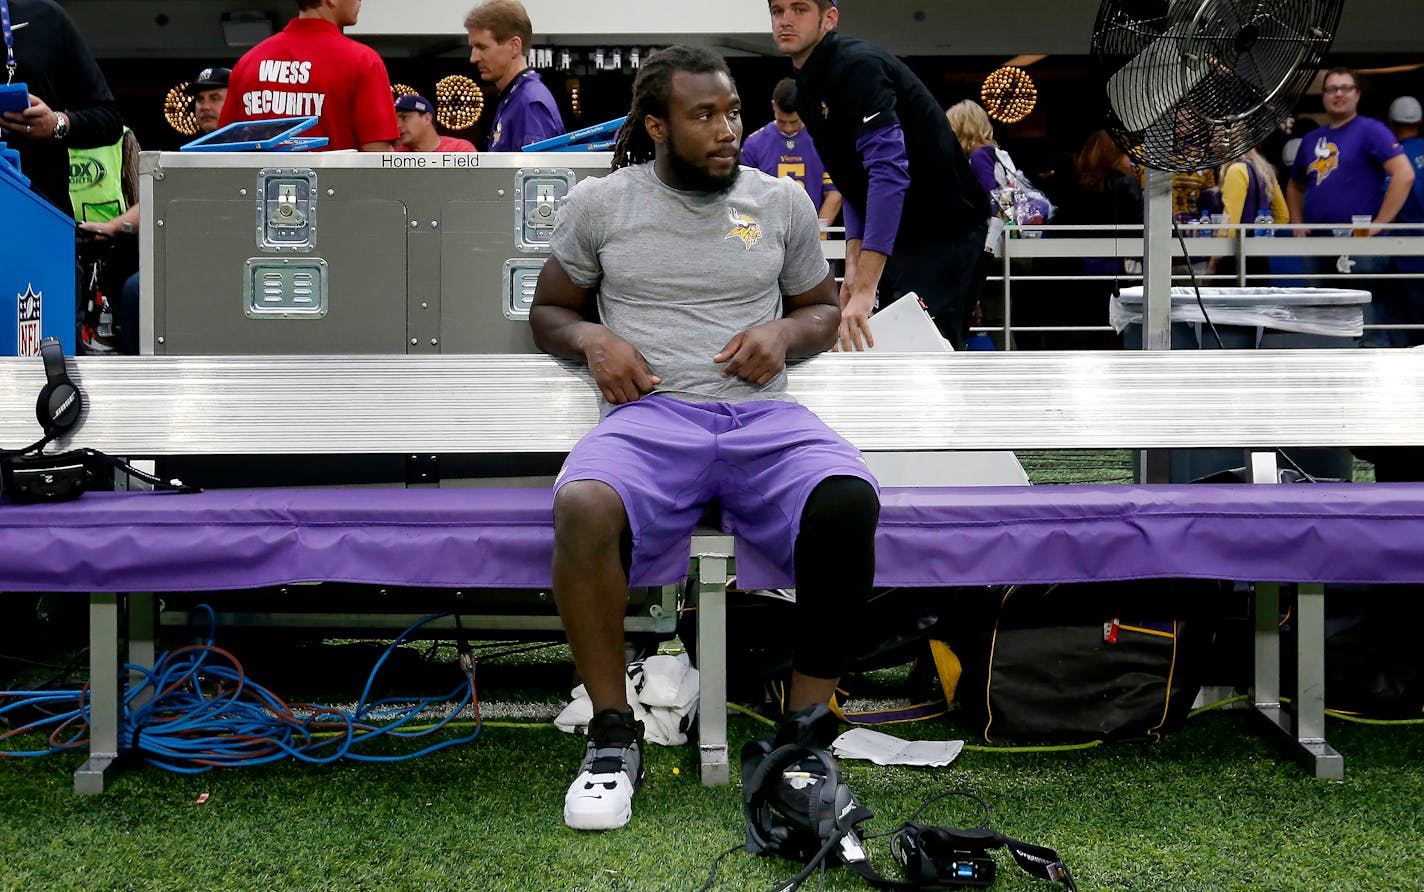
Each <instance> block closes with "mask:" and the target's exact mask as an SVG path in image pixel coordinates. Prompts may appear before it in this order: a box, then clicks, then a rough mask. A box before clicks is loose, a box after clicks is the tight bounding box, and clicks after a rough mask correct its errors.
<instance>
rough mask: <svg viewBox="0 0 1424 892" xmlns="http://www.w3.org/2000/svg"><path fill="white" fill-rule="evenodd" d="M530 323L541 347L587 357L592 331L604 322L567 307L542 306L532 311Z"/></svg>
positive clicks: (563, 354)
mask: <svg viewBox="0 0 1424 892" xmlns="http://www.w3.org/2000/svg"><path fill="white" fill-rule="evenodd" d="M529 326H530V329H531V330H532V331H533V333H534V343H535V345H536V346H538V348H539V349H540V350H543V351H544V352H545V353H548V354H549V355H551V356H557V357H559V358H560V359H572V360H575V361H577V362H586V361H587V360H588V353H587V344H588V337H589V335H591V334H593V333H594V332H595V331H596V330H598V329H602V328H603V326H602V325H599V324H598V323H596V322H589V321H588V320H587V319H585V318H583V316H581V315H580V314H578V313H576V312H574V311H573V310H570V309H568V308H566V307H559V306H542V307H534V308H533V309H531V310H530V311H529Z"/></svg>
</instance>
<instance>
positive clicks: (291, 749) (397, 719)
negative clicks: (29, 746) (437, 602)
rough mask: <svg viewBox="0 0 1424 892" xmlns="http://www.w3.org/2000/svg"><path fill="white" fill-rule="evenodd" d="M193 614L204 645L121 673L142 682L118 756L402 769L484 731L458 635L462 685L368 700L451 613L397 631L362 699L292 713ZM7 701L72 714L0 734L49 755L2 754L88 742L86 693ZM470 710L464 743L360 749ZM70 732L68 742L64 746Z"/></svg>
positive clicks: (428, 730) (197, 767) (192, 766)
mask: <svg viewBox="0 0 1424 892" xmlns="http://www.w3.org/2000/svg"><path fill="white" fill-rule="evenodd" d="M197 609H198V610H202V611H205V612H206V614H207V617H208V627H209V631H208V636H207V638H206V640H205V641H204V642H203V643H201V644H195V645H190V646H188V647H182V648H178V649H176V650H172V651H168V652H166V653H164V654H163V655H161V656H160V657H159V658H158V659H157V661H156V662H155V664H154V666H153V668H152V669H147V668H144V667H141V666H136V665H133V664H130V665H128V666H127V667H126V668H127V670H128V671H129V673H130V675H131V676H133V675H137V676H138V677H139V680H138V682H137V683H136V684H131V685H129V686H128V688H127V690H126V691H125V693H124V697H123V705H124V719H123V722H122V725H121V728H120V741H119V749H120V750H121V751H123V750H134V751H137V752H138V753H140V754H141V755H142V756H143V758H144V759H145V760H146V761H147V762H149V763H150V764H152V765H155V766H157V767H159V768H163V769H164V770H167V771H172V772H176V773H179V774H200V773H202V772H205V771H210V770H211V769H213V768H227V767H237V766H241V765H261V764H264V763H268V762H275V761H278V760H281V759H285V758H289V757H290V758H294V759H299V760H301V761H304V762H310V763H314V764H327V763H330V762H335V761H337V760H340V759H353V760H357V761H364V762H398V761H402V760H405V759H413V758H416V757H419V756H424V755H427V754H429V753H433V752H436V751H438V750H442V749H445V748H447V747H452V746H458V745H460V744H463V743H469V742H470V741H473V740H474V739H475V738H476V737H478V736H479V733H480V730H481V728H482V724H481V722H480V718H479V708H478V704H477V700H476V693H475V679H474V661H473V658H472V657H471V656H470V653H469V647H468V644H467V643H466V642H465V641H464V640H463V637H462V638H461V640H460V642H459V643H460V651H461V660H460V665H461V667H462V668H463V669H464V671H465V676H466V677H465V682H464V683H463V684H461V685H460V686H459V687H457V688H455V689H454V690H453V691H451V692H450V693H448V694H446V695H444V696H442V697H419V698H416V699H414V700H410V699H408V698H395V697H391V698H385V699H381V700H376V701H372V702H368V698H369V697H370V695H371V689H372V687H373V686H374V685H375V681H376V677H377V676H378V675H379V674H380V671H381V668H382V667H383V666H384V665H385V663H386V660H387V659H388V658H389V657H390V655H391V654H392V653H393V652H394V651H395V649H396V647H398V646H399V645H400V644H401V643H402V642H403V641H404V640H405V639H406V638H408V637H409V636H410V635H411V634H412V633H413V632H415V630H416V629H419V628H420V627H421V626H423V625H425V624H426V623H429V622H431V621H433V620H436V619H439V618H441V617H444V616H447V615H448V614H431V615H430V616H426V617H423V618H422V619H420V620H418V621H416V622H415V623H412V624H411V625H410V626H409V627H407V628H406V629H405V631H403V632H401V634H400V635H399V636H398V637H397V638H396V639H395V640H394V641H393V642H391V644H390V645H389V646H388V647H387V648H386V650H385V651H384V652H383V653H382V654H381V657H380V659H378V660H377V661H376V665H375V666H374V667H373V668H372V670H371V673H370V674H369V675H368V676H367V679H366V684H365V687H364V688H363V689H362V691H361V697H360V699H359V700H358V701H357V703H356V705H355V706H354V708H353V709H351V710H350V711H347V710H344V709H340V708H338V707H335V706H326V705H321V704H305V703H303V704H296V705H295V708H294V707H293V706H292V705H289V704H288V703H286V702H285V701H284V700H282V699H281V698H280V697H278V696H277V695H275V694H273V693H272V692H271V691H269V690H267V689H266V688H265V687H263V686H261V685H259V684H257V683H256V682H254V681H252V680H251V679H249V678H247V677H246V674H245V673H244V672H243V669H242V665H241V664H240V663H239V662H238V660H237V659H236V658H235V657H233V656H232V655H231V654H229V653H228V652H226V651H224V650H222V649H221V648H219V647H217V646H216V645H215V644H214V643H213V638H214V631H215V625H216V619H215V616H214V614H213V611H212V608H211V607H209V606H208V605H206V604H202V605H199V606H198V608H197ZM457 620H458V618H457ZM457 624H458V623H457ZM9 697H13V698H15V700H14V702H12V703H9V704H7V705H5V706H2V707H0V716H4V715H5V714H6V713H9V712H14V711H19V710H22V709H25V708H41V709H44V710H45V711H48V709H50V708H59V707H63V706H66V705H69V706H71V708H69V709H62V711H60V712H57V713H53V714H51V715H49V716H48V717H46V718H43V719H40V720H36V721H32V722H29V723H27V724H26V725H24V726H22V727H17V728H14V729H12V730H10V731H7V732H5V733H4V734H3V735H0V740H3V739H5V738H8V737H13V736H16V735H19V734H22V733H27V732H31V731H41V730H43V729H45V728H52V729H53V730H52V731H51V734H50V742H51V747H50V748H49V749H45V750H31V751H25V752H5V753H0V754H3V755H7V756H43V755H50V754H52V753H56V752H61V751H64V750H69V749H74V748H77V747H81V746H84V745H85V744H87V742H88V741H87V733H86V732H87V729H88V721H89V695H88V689H87V687H85V688H83V689H80V690H69V691H47V692H33V691H0V703H3V702H4V700H5V698H9ZM452 701H454V703H455V705H454V708H452V709H451V710H450V712H449V713H448V715H446V716H445V717H444V718H443V719H441V720H440V721H438V722H436V723H434V724H432V725H429V726H423V727H421V728H420V729H418V730H406V726H408V725H409V724H410V723H411V721H412V720H413V719H415V718H416V717H418V716H419V715H420V714H421V713H422V712H424V711H425V710H426V709H428V708H430V707H432V706H434V705H436V704H438V703H449V702H452ZM472 704H474V706H475V709H474V711H475V727H474V730H473V731H471V732H470V733H469V734H467V735H464V736H462V737H458V738H452V739H447V740H440V741H437V742H435V743H432V744H430V745H429V746H426V747H424V748H422V749H419V750H416V751H414V752H409V753H400V754H396V755H383V754H374V753H369V752H361V751H360V748H362V747H365V746H367V745H369V744H371V743H373V742H374V741H376V740H379V739H381V738H393V739H397V740H414V739H418V738H422V737H427V736H430V735H432V734H436V733H438V732H439V731H441V730H442V729H444V728H445V727H446V726H447V725H449V724H450V723H451V722H452V721H454V719H455V717H456V716H458V715H459V714H460V713H461V712H462V711H464V709H465V708H466V707H467V706H470V705H472ZM71 728H72V729H73V731H72V734H71V735H70V736H69V737H67V738H63V737H62V736H63V735H64V734H66V733H69V731H70V729H71ZM61 738H62V739H61Z"/></svg>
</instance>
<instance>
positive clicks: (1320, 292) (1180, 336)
mask: <svg viewBox="0 0 1424 892" xmlns="http://www.w3.org/2000/svg"><path fill="white" fill-rule="evenodd" d="M1201 302H1202V304H1203V305H1205V307H1206V312H1207V316H1209V317H1210V319H1211V321H1212V323H1214V324H1215V326H1216V331H1217V334H1219V335H1220V337H1221V344H1220V345H1218V344H1217V340H1216V337H1215V336H1213V334H1212V332H1211V327H1210V326H1208V325H1206V323H1205V321H1204V320H1203V317H1202V311H1201V307H1199V306H1198V305H1197V296H1196V290H1195V289H1193V288H1187V287H1177V288H1173V289H1172V349H1173V350H1198V349H1213V350H1214V349H1217V348H1218V346H1220V347H1222V348H1225V349H1228V350H1273V349H1274V350H1284V349H1332V348H1338V349H1350V348H1353V347H1354V346H1355V345H1356V344H1357V343H1358V341H1359V339H1360V337H1361V336H1362V335H1363V334H1364V324H1365V319H1364V308H1365V305H1366V304H1368V303H1369V302H1370V294H1369V292H1368V291H1360V290H1357V289H1349V288H1266V287H1258V288H1202V289H1201ZM1108 315H1109V319H1110V321H1111V322H1112V325H1113V327H1114V328H1115V329H1117V331H1118V332H1119V333H1120V334H1121V335H1122V339H1123V346H1124V347H1127V348H1128V349H1141V347H1142V288H1141V287H1133V288H1124V289H1123V290H1122V293H1121V295H1119V296H1117V297H1114V298H1112V300H1111V303H1110V305H1109V309H1108ZM1286 456H1287V457H1288V459H1289V461H1283V462H1281V464H1282V465H1283V466H1285V467H1289V464H1290V462H1294V463H1295V464H1297V465H1299V466H1300V468H1301V469H1302V470H1304V471H1305V472H1306V473H1308V474H1311V475H1312V476H1316V477H1329V478H1337V479H1342V480H1349V479H1350V477H1351V475H1352V473H1353V470H1354V457H1353V456H1352V455H1351V454H1350V451H1349V450H1348V449H1321V448H1299V449H1289V450H1286ZM1247 466H1248V462H1247V460H1246V454H1245V451H1244V450H1241V449H1175V450H1173V451H1172V458H1171V470H1170V474H1171V479H1172V482H1174V483H1186V482H1189V481H1192V480H1199V479H1201V478H1203V477H1207V476H1210V475H1212V474H1215V473H1218V472H1220V471H1225V470H1229V469H1231V468H1244V467H1247Z"/></svg>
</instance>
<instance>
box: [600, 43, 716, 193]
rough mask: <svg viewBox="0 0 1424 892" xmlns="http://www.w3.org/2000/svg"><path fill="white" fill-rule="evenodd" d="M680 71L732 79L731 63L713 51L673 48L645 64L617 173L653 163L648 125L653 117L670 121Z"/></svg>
mask: <svg viewBox="0 0 1424 892" xmlns="http://www.w3.org/2000/svg"><path fill="white" fill-rule="evenodd" d="M679 71H686V72H688V73H689V74H715V73H718V72H720V73H722V74H725V75H727V77H728V78H730V77H731V76H732V72H731V70H730V69H729V68H728V67H727V61H726V60H725V59H723V58H722V57H721V56H719V55H717V54H716V53H714V52H712V51H711V50H709V49H704V48H702V47H695V46H683V45H677V46H670V47H668V48H667V49H664V50H659V51H657V52H656V53H653V54H652V55H651V56H649V57H648V58H646V59H644V60H643V65H642V67H641V68H639V69H638V77H637V79H636V80H634V81H633V107H632V108H631V109H629V111H628V120H626V121H624V122H623V126H622V128H621V129H619V131H618V142H617V143H616V144H615V145H614V146H613V169H614V170H617V169H618V168H620V167H627V166H629V165H632V164H642V163H643V162H645V161H651V160H653V157H654V155H655V153H656V146H655V145H654V144H653V138H652V137H651V136H649V135H648V128H647V125H646V124H645V123H644V122H645V120H646V119H647V117H648V116H649V115H652V116H653V117H655V118H666V117H667V115H668V98H669V97H670V96H671V95H672V76H673V75H674V74H676V73H677V72H679Z"/></svg>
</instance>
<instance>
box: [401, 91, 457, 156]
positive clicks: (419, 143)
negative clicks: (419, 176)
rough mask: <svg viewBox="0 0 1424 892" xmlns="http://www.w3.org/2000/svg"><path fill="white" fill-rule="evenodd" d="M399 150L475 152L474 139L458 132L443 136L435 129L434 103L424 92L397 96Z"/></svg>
mask: <svg viewBox="0 0 1424 892" xmlns="http://www.w3.org/2000/svg"><path fill="white" fill-rule="evenodd" d="M396 126H397V127H398V128H399V129H400V139H399V140H398V141H397V143H396V151H397V152H473V151H474V150H475V145H474V143H472V142H470V141H469V140H468V139H460V138H459V137H456V136H441V135H440V133H439V131H437V130H436V129H435V105H434V103H432V102H431V101H430V100H429V99H426V98H425V97H424V96H416V95H406V96H402V97H400V98H399V99H397V100H396Z"/></svg>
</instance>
